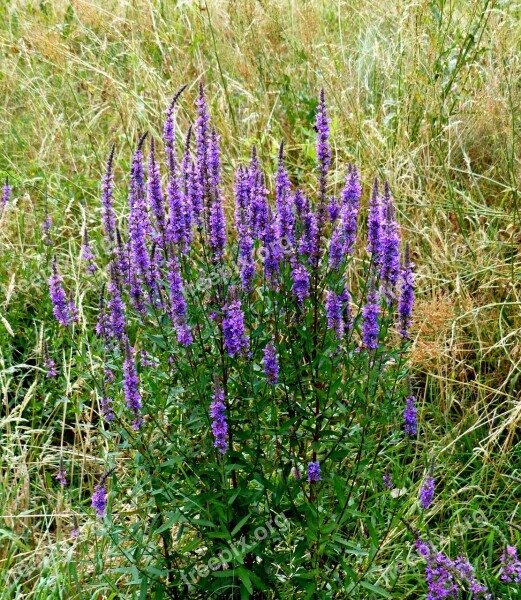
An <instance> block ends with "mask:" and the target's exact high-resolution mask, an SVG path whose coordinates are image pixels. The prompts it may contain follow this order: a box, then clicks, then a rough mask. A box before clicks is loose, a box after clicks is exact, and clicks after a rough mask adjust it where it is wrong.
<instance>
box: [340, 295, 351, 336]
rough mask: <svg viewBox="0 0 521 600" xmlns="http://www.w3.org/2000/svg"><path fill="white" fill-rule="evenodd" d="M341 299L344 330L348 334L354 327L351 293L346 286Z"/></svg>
mask: <svg viewBox="0 0 521 600" xmlns="http://www.w3.org/2000/svg"><path fill="white" fill-rule="evenodd" d="M339 298H340V301H341V302H342V321H343V323H344V332H345V333H346V334H347V333H349V332H350V331H351V329H352V328H353V312H352V310H351V294H350V293H349V290H348V289H347V286H344V289H343V290H342V292H341V293H340V295H339Z"/></svg>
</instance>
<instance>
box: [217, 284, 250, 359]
mask: <svg viewBox="0 0 521 600" xmlns="http://www.w3.org/2000/svg"><path fill="white" fill-rule="evenodd" d="M232 295H233V291H232ZM222 327H223V334H224V345H225V346H226V351H227V352H228V354H229V355H230V356H235V355H236V354H238V353H241V354H242V353H244V352H246V350H248V348H249V347H250V341H249V339H248V336H247V335H246V333H245V328H244V313H243V312H242V308H241V301H240V300H237V299H232V301H231V302H229V303H228V304H227V305H226V306H225V308H224V318H223V323H222Z"/></svg>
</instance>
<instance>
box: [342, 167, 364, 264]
mask: <svg viewBox="0 0 521 600" xmlns="http://www.w3.org/2000/svg"><path fill="white" fill-rule="evenodd" d="M361 195H362V186H361V185H360V176H359V174H358V171H357V170H356V167H354V166H353V165H351V164H350V165H349V169H348V171H347V176H346V183H345V186H344V189H343V191H342V197H341V201H342V208H341V212H340V219H341V224H342V231H343V233H344V244H345V245H344V252H345V253H346V254H352V252H353V250H354V247H355V242H356V232H357V219H358V211H359V208H360V196H361Z"/></svg>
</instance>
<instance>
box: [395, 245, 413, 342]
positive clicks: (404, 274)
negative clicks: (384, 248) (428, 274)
mask: <svg viewBox="0 0 521 600" xmlns="http://www.w3.org/2000/svg"><path fill="white" fill-rule="evenodd" d="M413 267H414V265H413V263H412V262H411V251H410V248H409V243H407V244H406V246H405V255H404V257H403V264H402V271H401V286H400V299H399V301H398V320H399V325H400V335H401V336H402V338H404V339H409V327H410V326H411V315H412V307H413V304H414V273H413Z"/></svg>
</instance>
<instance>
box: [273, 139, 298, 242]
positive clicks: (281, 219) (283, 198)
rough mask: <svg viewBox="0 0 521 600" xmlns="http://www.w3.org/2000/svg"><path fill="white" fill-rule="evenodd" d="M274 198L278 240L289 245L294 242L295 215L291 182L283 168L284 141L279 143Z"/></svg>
mask: <svg viewBox="0 0 521 600" xmlns="http://www.w3.org/2000/svg"><path fill="white" fill-rule="evenodd" d="M275 199H276V207H277V216H276V220H277V226H276V234H277V237H278V240H279V243H280V242H281V240H285V241H286V243H287V244H289V245H290V246H291V247H293V245H294V244H295V232H294V227H295V216H294V214H293V202H292V198H291V183H290V181H289V177H288V172H287V171H286V169H285V168H284V142H281V143H280V149H279V162H278V167H277V173H276V174H275Z"/></svg>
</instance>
